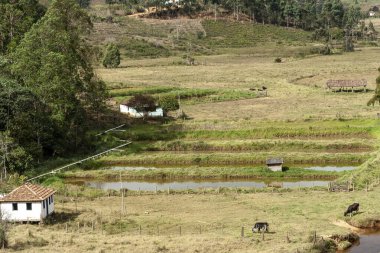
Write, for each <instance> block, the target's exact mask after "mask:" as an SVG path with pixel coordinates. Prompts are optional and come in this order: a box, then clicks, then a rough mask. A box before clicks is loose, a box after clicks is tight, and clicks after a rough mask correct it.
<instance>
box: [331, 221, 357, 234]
mask: <svg viewBox="0 0 380 253" xmlns="http://www.w3.org/2000/svg"><path fill="white" fill-rule="evenodd" d="M332 224H334V225H336V226H338V227H342V228H348V229H350V230H352V231H354V232H360V231H363V229H360V228H357V227H354V226H351V225H350V224H348V223H347V222H345V221H343V220H336V221H333V222H332Z"/></svg>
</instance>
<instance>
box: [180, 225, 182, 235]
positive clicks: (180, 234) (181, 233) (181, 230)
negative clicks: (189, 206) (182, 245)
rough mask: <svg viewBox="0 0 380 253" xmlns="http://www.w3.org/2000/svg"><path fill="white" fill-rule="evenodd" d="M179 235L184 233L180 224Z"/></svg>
mask: <svg viewBox="0 0 380 253" xmlns="http://www.w3.org/2000/svg"><path fill="white" fill-rule="evenodd" d="M179 235H182V227H181V226H179Z"/></svg>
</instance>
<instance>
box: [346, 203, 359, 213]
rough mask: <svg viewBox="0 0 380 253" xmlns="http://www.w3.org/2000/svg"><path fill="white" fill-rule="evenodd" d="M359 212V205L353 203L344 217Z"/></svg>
mask: <svg viewBox="0 0 380 253" xmlns="http://www.w3.org/2000/svg"><path fill="white" fill-rule="evenodd" d="M358 211H359V203H353V204H351V205H350V206H349V207H348V208H347V211H345V212H344V216H347V214H349V215H350V216H352V213H353V212H358Z"/></svg>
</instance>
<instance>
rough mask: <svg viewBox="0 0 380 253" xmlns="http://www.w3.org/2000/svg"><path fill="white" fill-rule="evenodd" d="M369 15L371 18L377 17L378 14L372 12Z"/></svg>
mask: <svg viewBox="0 0 380 253" xmlns="http://www.w3.org/2000/svg"><path fill="white" fill-rule="evenodd" d="M368 14H369V16H370V17H374V16H376V12H374V11H370V12H369V13H368Z"/></svg>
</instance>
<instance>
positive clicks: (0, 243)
mask: <svg viewBox="0 0 380 253" xmlns="http://www.w3.org/2000/svg"><path fill="white" fill-rule="evenodd" d="M6 226H7V225H6V224H5V223H1V224H0V248H6V247H8V239H7V233H6V230H7V229H6Z"/></svg>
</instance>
